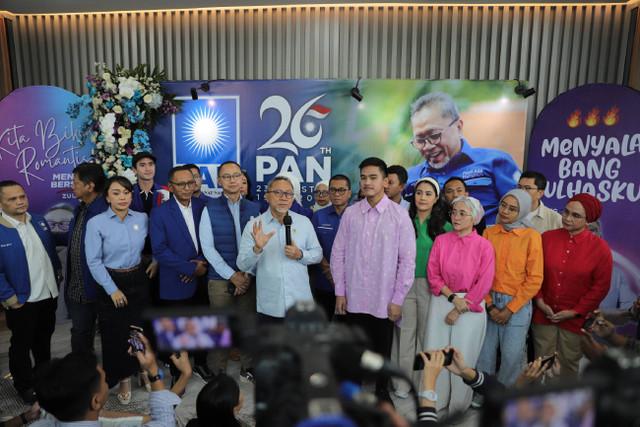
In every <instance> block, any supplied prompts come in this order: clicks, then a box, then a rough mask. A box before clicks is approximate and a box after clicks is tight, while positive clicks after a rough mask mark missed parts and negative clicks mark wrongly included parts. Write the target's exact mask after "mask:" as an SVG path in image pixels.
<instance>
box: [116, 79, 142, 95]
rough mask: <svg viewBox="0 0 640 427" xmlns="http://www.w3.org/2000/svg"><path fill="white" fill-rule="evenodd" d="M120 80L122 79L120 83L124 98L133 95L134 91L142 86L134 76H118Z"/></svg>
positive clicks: (121, 93)
mask: <svg viewBox="0 0 640 427" xmlns="http://www.w3.org/2000/svg"><path fill="white" fill-rule="evenodd" d="M118 80H119V81H120V84H119V85H118V88H119V89H120V95H122V96H123V97H124V98H131V97H133V95H134V91H136V90H137V89H138V87H139V86H140V83H139V82H138V81H137V80H136V79H134V78H133V77H127V78H126V79H125V78H124V77H118Z"/></svg>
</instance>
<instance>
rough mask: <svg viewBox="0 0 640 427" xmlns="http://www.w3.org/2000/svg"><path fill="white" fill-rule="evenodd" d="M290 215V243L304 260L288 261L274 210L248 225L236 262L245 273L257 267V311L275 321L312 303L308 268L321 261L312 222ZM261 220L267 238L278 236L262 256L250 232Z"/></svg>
mask: <svg viewBox="0 0 640 427" xmlns="http://www.w3.org/2000/svg"><path fill="white" fill-rule="evenodd" d="M289 215H290V216H291V219H292V224H291V239H292V240H293V241H294V242H295V244H296V246H298V248H299V249H300V250H302V259H301V260H293V259H290V258H287V256H286V255H285V254H284V247H285V245H286V235H285V227H284V225H282V224H280V222H278V220H277V219H275V218H274V217H273V215H271V209H269V210H267V211H266V212H265V213H263V214H262V215H260V216H259V217H257V218H254V219H252V220H251V221H249V222H248V223H247V225H246V227H245V229H244V232H243V233H242V241H241V242H240V250H239V251H238V259H237V260H236V262H237V265H238V268H239V269H240V270H242V271H248V270H250V269H251V268H253V267H254V266H255V267H256V291H257V310H258V313H263V314H266V315H268V316H272V317H284V315H285V312H286V311H287V309H288V308H289V307H291V306H292V305H293V304H294V303H295V302H296V301H310V300H313V296H312V295H311V288H310V286H309V273H308V271H307V266H308V265H311V264H317V263H319V262H320V260H322V247H321V246H320V243H319V242H318V238H317V237H316V233H315V231H314V229H313V225H312V224H311V221H309V219H308V218H307V217H305V216H303V215H299V214H297V213H295V212H292V211H289ZM258 220H262V231H263V232H264V234H269V233H271V232H272V231H275V232H276V234H275V235H273V236H272V237H271V239H269V241H268V242H267V244H266V245H265V247H264V248H262V252H260V253H259V254H256V253H255V252H254V251H253V247H254V245H255V241H254V240H253V237H252V236H251V232H252V231H253V224H254V223H255V222H256V221H258Z"/></svg>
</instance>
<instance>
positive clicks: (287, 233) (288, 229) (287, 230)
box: [282, 214, 293, 246]
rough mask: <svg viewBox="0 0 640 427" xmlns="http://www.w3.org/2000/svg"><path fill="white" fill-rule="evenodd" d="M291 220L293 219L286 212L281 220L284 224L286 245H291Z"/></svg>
mask: <svg viewBox="0 0 640 427" xmlns="http://www.w3.org/2000/svg"><path fill="white" fill-rule="evenodd" d="M292 222H293V220H292V219H291V216H289V214H287V215H286V216H285V217H284V220H283V221H282V223H283V224H284V232H285V236H286V239H287V246H291V223H292Z"/></svg>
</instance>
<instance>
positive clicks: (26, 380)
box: [6, 298, 58, 394]
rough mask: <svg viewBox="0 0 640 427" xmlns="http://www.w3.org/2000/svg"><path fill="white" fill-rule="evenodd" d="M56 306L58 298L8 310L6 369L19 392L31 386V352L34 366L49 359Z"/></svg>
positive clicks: (28, 303) (29, 303)
mask: <svg viewBox="0 0 640 427" xmlns="http://www.w3.org/2000/svg"><path fill="white" fill-rule="evenodd" d="M56 308H58V298H47V299H45V300H42V301H38V302H27V303H25V304H24V305H23V306H22V307H20V308H17V309H8V310H7V314H6V316H7V317H6V318H7V327H9V330H11V346H10V347H9V370H10V371H11V375H13V386H14V387H15V388H16V390H17V391H18V393H21V394H22V393H24V392H26V391H27V390H29V389H30V388H32V387H33V383H32V379H31V375H32V369H33V366H32V364H31V355H33V360H34V361H35V366H36V367H37V366H38V365H40V364H41V363H43V362H47V361H49V360H51V335H53V331H54V329H55V327H56ZM29 353H31V354H29Z"/></svg>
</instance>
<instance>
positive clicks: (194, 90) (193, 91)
mask: <svg viewBox="0 0 640 427" xmlns="http://www.w3.org/2000/svg"><path fill="white" fill-rule="evenodd" d="M211 82H215V80H209V81H206V82H204V83H200V87H198V88H195V87H192V88H191V89H190V90H191V99H193V100H194V101H196V100H197V99H198V90H201V91H202V92H205V93H206V92H209V90H210V89H211V85H209V83H211Z"/></svg>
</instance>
